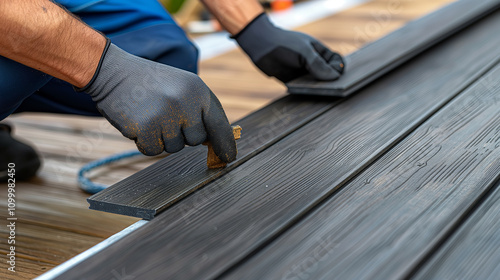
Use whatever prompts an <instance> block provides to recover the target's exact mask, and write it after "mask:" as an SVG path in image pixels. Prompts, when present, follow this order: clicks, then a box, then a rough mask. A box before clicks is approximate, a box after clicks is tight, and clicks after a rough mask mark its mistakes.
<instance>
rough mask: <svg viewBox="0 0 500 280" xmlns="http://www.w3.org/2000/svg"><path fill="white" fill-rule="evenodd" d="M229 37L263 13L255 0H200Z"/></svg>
mask: <svg viewBox="0 0 500 280" xmlns="http://www.w3.org/2000/svg"><path fill="white" fill-rule="evenodd" d="M201 2H202V3H203V4H204V5H205V6H206V7H207V8H208V9H209V10H210V12H211V13H212V14H213V15H214V16H215V17H216V18H217V19H218V20H219V22H220V23H221V25H222V27H224V29H226V30H227V31H228V32H229V33H231V35H235V34H237V33H238V32H240V31H241V30H242V29H243V28H244V27H245V26H246V25H247V24H248V23H249V22H250V21H252V20H253V19H254V18H255V17H256V16H258V15H259V14H261V13H262V12H264V9H263V8H262V5H260V3H259V2H258V1H257V0H201Z"/></svg>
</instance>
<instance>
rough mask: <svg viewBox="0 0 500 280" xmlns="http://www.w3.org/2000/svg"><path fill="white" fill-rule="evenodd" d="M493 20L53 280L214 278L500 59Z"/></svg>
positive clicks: (430, 53)
mask: <svg viewBox="0 0 500 280" xmlns="http://www.w3.org/2000/svg"><path fill="white" fill-rule="evenodd" d="M499 22H500V14H496V15H495V16H494V17H490V18H488V19H487V20H484V21H482V22H481V23H480V24H478V25H475V26H473V27H472V28H469V29H467V30H466V31H464V32H462V33H461V34H459V35H457V36H455V37H453V38H452V39H450V40H448V41H446V42H444V43H443V44H441V45H439V46H438V47H436V48H433V49H432V50H430V51H428V52H426V53H425V54H423V55H422V56H421V57H419V59H417V60H414V61H412V62H411V63H409V64H407V65H404V66H403V67H401V68H399V69H398V71H395V72H393V73H391V75H389V76H387V77H384V78H383V79H381V80H380V81H378V82H376V83H375V84H373V85H372V86H370V87H369V88H366V89H364V90H362V91H361V92H360V93H359V94H357V95H355V96H353V97H352V98H349V99H348V100H346V101H345V102H343V103H341V104H339V105H337V106H335V107H334V108H332V109H331V110H329V111H328V112H326V113H324V114H323V115H322V116H320V117H319V118H317V119H316V120H314V121H312V122H311V123H309V124H308V125H306V126H304V127H302V128H301V129H299V130H297V131H296V132H294V133H293V134H291V135H290V136H288V137H286V138H284V139H283V140H281V141H279V142H278V143H276V144H274V145H273V146H271V147H270V148H268V149H267V150H266V151H265V152H263V153H260V154H258V155H256V156H255V157H253V158H252V159H250V160H249V161H247V162H246V163H244V164H242V165H241V166H239V167H237V168H236V169H234V170H233V171H232V172H230V173H228V174H226V175H225V176H223V177H222V178H220V179H218V180H217V181H214V182H213V183H211V184H209V185H207V186H206V187H204V188H203V189H201V190H200V191H198V192H195V193H194V194H192V195H191V196H188V197H186V198H185V199H184V200H182V201H181V203H178V204H174V205H173V206H172V207H170V208H168V209H167V210H165V212H163V213H162V214H161V215H159V216H158V217H156V218H155V219H153V220H152V221H151V222H150V223H148V224H147V225H145V226H144V227H142V228H141V229H139V230H137V231H135V232H133V233H131V234H130V235H128V236H127V237H125V238H124V239H122V240H120V241H118V242H117V243H115V244H113V245H112V246H110V247H109V248H107V249H106V251H103V252H100V253H98V254H96V255H95V256H94V257H92V258H91V259H88V260H86V261H84V262H82V263H81V264H79V265H78V266H77V267H75V268H74V269H72V270H70V271H68V272H66V273H65V274H63V275H61V277H60V279H65V278H78V277H80V276H83V275H87V276H88V277H92V278H106V277H110V272H109V270H110V269H115V270H119V271H120V270H122V269H123V270H126V271H127V274H128V275H131V276H136V277H139V276H140V277H145V278H155V277H159V276H160V275H161V277H163V278H168V279H186V278H189V279H205V278H211V277H215V276H217V275H219V274H220V273H222V272H224V271H225V270H226V269H228V268H230V267H231V266H233V265H235V264H236V263H238V261H241V260H243V259H244V258H245V257H247V256H248V255H249V254H252V253H254V252H255V251H256V250H259V249H260V248H261V247H262V246H264V245H266V244H267V242H269V241H271V240H272V239H273V238H275V237H276V236H278V235H279V234H281V233H282V232H283V231H285V230H287V229H288V228H289V227H290V226H292V225H293V224H294V223H295V222H296V221H297V220H298V219H300V218H301V217H303V216H304V215H305V214H306V213H308V211H310V210H311V209H312V208H313V207H314V206H315V205H317V204H318V203H320V202H321V201H322V200H323V199H325V198H327V197H328V196H329V195H331V194H332V193H333V192H334V191H335V190H336V189H338V188H339V187H340V186H342V185H343V184H344V183H345V182H347V181H348V180H349V179H351V178H352V177H353V176H355V175H356V174H358V173H359V172H361V171H362V170H363V169H364V168H365V167H366V166H367V165H369V164H370V163H372V162H373V161H374V160H375V159H376V158H377V157H379V156H381V155H382V154H383V153H384V152H385V151H386V150H387V149H389V148H391V147H392V146H393V145H395V144H396V143H398V142H399V140H401V139H402V138H404V137H405V136H406V135H408V134H409V133H410V132H411V131H412V130H413V129H415V128H416V127H418V126H419V125H420V124H421V123H422V122H423V121H425V120H426V119H427V118H428V117H430V116H431V115H432V114H434V113H435V112H436V111H437V110H439V109H440V108H441V107H442V106H443V105H445V104H446V103H447V102H448V101H449V100H450V99H452V98H454V97H455V96H456V95H457V94H459V93H460V92H461V91H462V90H463V89H465V88H466V87H467V86H469V85H470V84H471V83H473V82H474V81H476V79H477V78H479V77H481V76H482V74H484V73H485V72H486V71H488V70H489V69H491V67H492V66H493V65H494V64H495V63H497V62H498V60H499V59H500V55H499V54H497V53H496V49H497V46H498V44H499V43H500V41H499V40H500V38H495V37H498V36H494V34H496V33H495V30H492V29H491V28H488V27H490V26H495V25H497V24H498V23H499ZM478 48H479V49H478ZM471 50H474V51H471ZM444 77H446V78H444ZM318 128H320V129H318ZM319 130H321V133H319ZM165 252H168V253H165ZM104 261H106V266H103V265H100V264H101V263H103V262H104ZM261 279H266V278H261Z"/></svg>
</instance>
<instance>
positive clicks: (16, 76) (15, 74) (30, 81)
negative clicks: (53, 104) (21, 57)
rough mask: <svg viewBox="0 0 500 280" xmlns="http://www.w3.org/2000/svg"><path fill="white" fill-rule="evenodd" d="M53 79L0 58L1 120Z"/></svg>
mask: <svg viewBox="0 0 500 280" xmlns="http://www.w3.org/2000/svg"><path fill="white" fill-rule="evenodd" d="M51 79H52V77H51V76H49V75H46V74H44V73H42V72H40V71H37V70H34V69H32V68H29V67H27V66H24V65H22V64H20V63H17V62H15V61H13V60H10V59H8V58H5V57H2V56H0V93H1V94H0V120H3V119H5V118H6V117H7V116H9V115H10V114H12V113H13V112H14V111H15V110H16V109H17V108H18V107H19V106H20V105H21V104H22V103H23V101H24V100H25V99H26V98H28V97H29V96H31V95H32V94H33V93H34V92H35V91H37V90H38V89H39V88H41V87H43V86H44V85H45V84H47V83H48V82H49V81H50V80H51Z"/></svg>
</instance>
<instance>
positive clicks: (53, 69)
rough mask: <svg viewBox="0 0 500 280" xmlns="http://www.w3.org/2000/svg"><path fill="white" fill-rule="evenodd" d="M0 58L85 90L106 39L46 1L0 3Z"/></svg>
mask: <svg viewBox="0 0 500 280" xmlns="http://www.w3.org/2000/svg"><path fill="white" fill-rule="evenodd" d="M0 34H2V40H0V55H2V56H4V57H7V58H10V59H12V60H15V61H17V62H19V63H22V64H24V65H26V66H29V67H31V68H34V69H37V70H40V71H42V72H44V73H47V74H49V75H51V76H54V77H57V78H59V79H61V80H64V81H67V82H69V83H71V84H72V85H75V86H77V87H83V86H85V85H86V84H87V83H88V82H89V81H90V80H91V79H92V76H93V74H94V72H95V70H96V68H97V65H98V64H99V59H100V57H101V55H102V52H103V50H104V46H105V44H106V39H105V38H104V36H102V35H101V34H100V33H98V32H96V31H95V30H93V29H92V28H90V27H89V26H87V25H86V24H84V23H83V22H81V21H80V20H78V19H76V18H75V17H73V16H72V15H71V14H70V13H68V12H67V11H65V10H64V9H63V8H61V7H59V6H57V5H56V4H54V3H52V2H51V1H49V0H23V1H8V0H4V1H0Z"/></svg>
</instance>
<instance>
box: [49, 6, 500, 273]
mask: <svg viewBox="0 0 500 280" xmlns="http://www.w3.org/2000/svg"><path fill="white" fill-rule="evenodd" d="M499 5H500V1H499V0H496V1H493V0H491V1H481V3H477V2H475V1H472V0H467V1H458V2H456V3H453V4H451V5H450V6H449V7H446V8H444V9H443V10H440V11H438V12H437V13H438V14H437V15H436V14H434V15H431V16H430V17H431V18H435V19H436V18H437V19H439V18H441V19H442V20H443V22H442V23H441V24H443V25H446V24H447V23H449V21H448V20H447V19H448V18H449V17H446V16H444V15H446V13H449V11H454V13H455V14H456V17H457V18H461V20H460V21H458V22H457V24H456V25H455V26H453V28H449V29H443V30H442V32H443V33H439V34H437V35H438V36H435V37H433V38H431V40H430V41H429V43H421V42H422V41H420V39H422V38H424V37H426V36H416V37H415V38H413V39H414V42H412V41H411V38H405V42H399V43H400V44H403V45H405V44H404V43H406V46H411V44H412V43H414V44H416V45H419V46H421V48H419V49H418V50H414V49H412V48H408V47H407V48H406V51H404V52H402V53H401V54H400V55H398V59H392V58H391V59H388V61H387V62H386V63H385V64H384V63H381V64H380V63H379V64H378V65H379V67H381V68H380V69H377V68H376V67H372V68H371V69H372V72H371V73H367V75H366V76H365V77H366V79H368V80H369V82H371V83H368V82H364V81H356V84H358V83H362V85H361V86H356V90H353V91H352V92H349V94H351V93H354V92H355V94H352V95H351V96H350V97H348V98H343V99H339V98H334V97H325V96H320V97H312V96H299V95H297V96H287V97H285V98H282V99H280V100H278V101H276V102H274V103H272V104H271V105H269V106H267V107H265V108H263V109H262V110H260V111H258V112H256V113H254V114H252V115H250V116H248V117H246V118H244V119H242V120H241V121H239V122H237V123H236V124H239V125H241V126H242V127H243V133H242V139H241V140H240V141H239V143H238V148H239V156H238V160H237V161H236V162H234V163H232V164H230V165H228V167H227V168H225V169H218V170H208V169H206V162H205V160H206V151H205V148H203V147H194V148H186V149H185V150H183V151H182V152H180V153H177V154H174V155H172V156H169V157H167V158H165V159H163V160H161V161H159V162H158V163H157V164H154V165H153V166H151V167H148V168H146V169H144V170H142V171H140V172H138V173H137V174H135V175H133V176H131V177H129V178H127V179H125V180H123V181H122V182H120V183H117V184H116V185H114V186H113V187H111V188H109V189H108V190H106V191H103V192H101V193H99V194H97V195H95V196H93V197H91V198H90V199H89V202H90V205H91V208H93V209H98V210H104V211H108V212H114V213H120V214H126V215H132V216H136V217H141V218H146V219H152V218H153V217H154V219H152V221H151V222H149V223H148V224H146V225H145V226H143V227H142V228H140V229H138V230H136V231H135V232H132V233H131V234H129V235H128V236H126V237H124V238H123V239H122V240H120V241H118V242H116V243H115V244H113V245H111V246H110V247H108V248H106V249H105V250H103V251H101V252H99V253H97V254H95V255H94V256H92V257H90V258H89V259H87V260H85V261H83V262H82V263H80V264H78V265H76V266H75V267H74V268H72V269H71V270H69V271H67V272H65V273H64V274H62V275H61V276H60V277H59V278H60V279H106V278H113V277H116V275H120V276H122V277H134V279H207V278H225V279H282V278H283V279H377V278H378V279H399V278H407V277H414V278H417V279H429V278H435V279H456V278H460V279H461V278H469V279H487V278H491V279H495V278H496V277H497V276H498V275H499V274H498V263H499V261H500V254H498V253H497V251H498V250H500V229H499V228H498V226H497V225H498V220H499V215H500V214H499V212H498V208H500V204H499V202H498V201H499V197H500V190H499V189H498V180H499V179H500V106H499V101H500V64H499V62H500V50H499V49H498V46H499V44H500V37H499V36H498V31H499V26H500V11H498V9H497V8H498V7H499ZM453 9H456V10H453ZM439 13H441V14H439ZM426 20H429V18H427V19H426V18H423V19H421V20H420V21H419V23H416V24H417V27H415V28H418V25H420V26H426V25H425V24H426V23H427V22H426ZM473 22H474V23H473ZM436 24H439V22H438V23H436ZM428 28H429V27H427V29H423V30H420V32H423V33H422V34H425V32H427V31H428V32H430V31H429V30H428ZM436 28H439V26H436ZM452 34H453V35H452ZM387 38H388V39H387ZM435 38H439V39H441V40H442V42H440V43H438V44H436V43H437V42H438V41H439V40H437V39H435ZM382 40H386V41H385V43H384V42H383V41H382ZM382 40H381V41H382V43H381V41H379V42H377V43H376V44H379V45H380V44H386V45H385V46H390V45H391V44H390V41H387V40H393V42H394V41H397V40H398V37H397V36H394V35H392V36H391V35H390V36H388V37H386V38H384V39H382ZM387 42H389V43H387ZM419 42H420V43H421V44H420V43H419ZM394 43H395V42H394ZM403 47H404V46H403ZM386 48H387V47H386ZM367 50H368V51H369V50H370V47H369V46H368V47H366V48H364V49H361V50H360V53H357V54H355V55H353V57H350V58H348V61H349V59H355V57H356V56H357V57H367V56H366V54H363V52H366V51H367ZM399 50H401V48H399ZM387 52H389V53H390V52H391V49H390V48H387ZM410 54H411V55H410ZM388 57H390V55H388ZM378 58H379V57H377V59H378ZM401 59H402V60H401ZM366 65H367V64H366ZM367 66H368V65H367ZM370 66H372V65H370ZM396 66H398V67H396ZM359 67H362V65H360V66H359ZM391 69H393V70H392V71H389V70H391ZM378 70H380V71H382V72H383V74H385V75H379V74H377V73H378V72H376V71H378ZM353 71H355V70H354V69H353ZM373 77H375V78H373ZM355 80H356V79H355ZM297 83H298V84H300V88H302V89H303V88H304V83H305V84H307V82H304V80H300V81H297ZM292 86H293V85H292ZM321 87H322V88H324V86H321ZM316 88H317V83H316V82H311V91H314V90H315V89H316ZM325 92H326V91H323V89H322V92H321V93H320V94H325ZM342 95H347V94H342ZM160 212H161V213H160ZM156 215H157V216H156ZM155 216H156V217H155ZM127 279H128V278H127Z"/></svg>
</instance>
